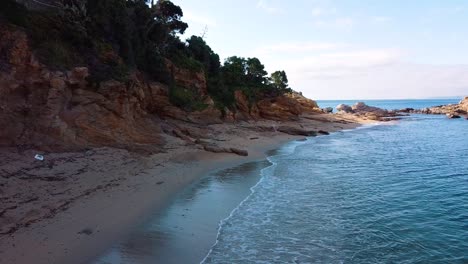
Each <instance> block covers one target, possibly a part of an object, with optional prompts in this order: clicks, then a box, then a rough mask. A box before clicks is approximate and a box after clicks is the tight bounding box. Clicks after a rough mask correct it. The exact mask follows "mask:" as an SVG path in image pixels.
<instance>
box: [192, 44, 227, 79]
mask: <svg viewBox="0 0 468 264" xmlns="http://www.w3.org/2000/svg"><path fill="white" fill-rule="evenodd" d="M187 44H188V47H187V48H188V52H189V54H190V56H192V57H193V58H194V59H196V60H197V61H199V62H201V63H202V64H203V66H204V68H205V72H206V74H207V75H208V77H209V76H214V75H217V74H218V73H219V68H220V67H221V63H220V61H219V55H218V54H216V53H214V52H213V50H212V49H211V48H210V46H208V45H207V44H206V42H205V41H204V40H203V38H201V37H197V36H192V37H190V38H189V39H188V40H187Z"/></svg>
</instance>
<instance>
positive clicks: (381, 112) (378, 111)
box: [352, 102, 390, 117]
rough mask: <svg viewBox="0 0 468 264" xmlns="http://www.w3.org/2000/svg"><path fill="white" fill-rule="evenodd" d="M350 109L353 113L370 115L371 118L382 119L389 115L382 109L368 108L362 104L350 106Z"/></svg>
mask: <svg viewBox="0 0 468 264" xmlns="http://www.w3.org/2000/svg"><path fill="white" fill-rule="evenodd" d="M352 109H353V111H354V112H355V113H372V115H373V116H377V117H383V116H388V115H389V114H390V113H389V112H388V111H387V110H385V109H382V108H378V107H374V106H368V105H366V104H365V103H363V102H358V103H356V104H355V105H353V106H352Z"/></svg>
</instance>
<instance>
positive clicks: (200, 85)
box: [166, 60, 208, 97]
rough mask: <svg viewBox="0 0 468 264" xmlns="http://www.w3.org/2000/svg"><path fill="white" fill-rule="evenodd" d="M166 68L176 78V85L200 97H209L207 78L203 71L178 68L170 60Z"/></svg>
mask: <svg viewBox="0 0 468 264" xmlns="http://www.w3.org/2000/svg"><path fill="white" fill-rule="evenodd" d="M166 66H167V69H168V70H169V72H170V74H171V75H172V77H173V78H174V83H175V85H178V86H181V87H184V88H187V89H191V90H193V91H194V92H196V93H197V94H199V95H200V97H205V96H207V95H208V90H207V85H206V77H205V73H204V72H203V71H193V70H190V69H184V68H181V67H177V66H176V65H175V64H174V63H172V62H171V61H170V60H166Z"/></svg>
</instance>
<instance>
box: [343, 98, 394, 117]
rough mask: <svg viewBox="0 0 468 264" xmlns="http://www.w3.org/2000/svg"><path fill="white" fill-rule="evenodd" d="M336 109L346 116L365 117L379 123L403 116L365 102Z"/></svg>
mask: <svg viewBox="0 0 468 264" xmlns="http://www.w3.org/2000/svg"><path fill="white" fill-rule="evenodd" d="M336 109H337V110H338V113H346V114H353V115H357V116H360V117H365V118H367V119H370V120H378V121H388V120H393V119H395V118H392V117H396V116H400V115H401V114H399V113H397V112H395V111H389V110H386V109H382V108H379V107H374V106H369V105H367V104H365V103H363V102H358V103H356V104H354V105H353V106H350V105H346V104H339V105H338V106H337V107H336Z"/></svg>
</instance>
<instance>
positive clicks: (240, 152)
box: [203, 144, 249, 156]
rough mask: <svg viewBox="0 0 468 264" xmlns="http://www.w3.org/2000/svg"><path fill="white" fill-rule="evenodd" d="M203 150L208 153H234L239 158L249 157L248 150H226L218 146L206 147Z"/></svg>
mask: <svg viewBox="0 0 468 264" xmlns="http://www.w3.org/2000/svg"><path fill="white" fill-rule="evenodd" d="M203 149H204V150H205V151H208V152H213V153H233V154H236V155H239V156H248V155H249V152H248V151H247V150H243V149H238V148H224V147H220V146H217V145H212V144H210V145H205V146H203Z"/></svg>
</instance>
